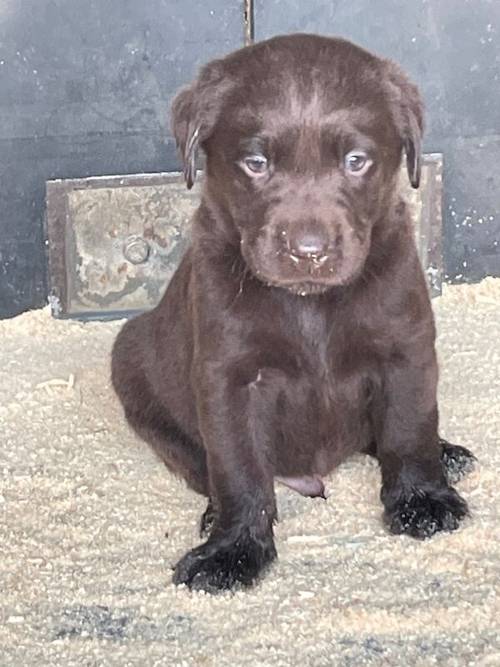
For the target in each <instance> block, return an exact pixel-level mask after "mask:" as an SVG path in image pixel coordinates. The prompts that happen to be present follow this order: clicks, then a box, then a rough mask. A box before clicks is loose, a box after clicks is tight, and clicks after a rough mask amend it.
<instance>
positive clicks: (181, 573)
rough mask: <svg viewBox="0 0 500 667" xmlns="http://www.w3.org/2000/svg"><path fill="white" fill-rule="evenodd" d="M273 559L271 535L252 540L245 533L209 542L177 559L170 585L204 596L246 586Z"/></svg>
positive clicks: (252, 581) (274, 551) (274, 552)
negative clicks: (182, 587)
mask: <svg viewBox="0 0 500 667" xmlns="http://www.w3.org/2000/svg"><path fill="white" fill-rule="evenodd" d="M275 558H276V549H275V547H274V541H273V538H272V535H268V536H265V537H264V538H261V539H256V538H252V537H250V535H249V532H248V530H246V531H244V532H242V533H240V534H239V535H238V537H237V538H235V539H228V538H227V537H224V536H223V537H217V538H215V539H212V538H209V539H208V541H207V542H205V544H202V545H200V546H199V547H196V548H195V549H192V550H191V551H188V553H187V554H186V555H185V556H184V557H183V558H181V560H180V561H179V562H178V563H177V565H176V566H175V570H174V576H173V582H174V584H177V585H178V584H186V585H187V586H188V587H189V588H190V589H191V590H201V591H206V592H207V593H219V592H221V591H227V590H232V589H235V588H238V587H241V586H250V585H251V584H253V583H254V582H255V581H256V579H257V578H258V577H259V575H260V574H261V573H262V572H263V571H264V570H265V568H266V567H267V566H269V565H270V564H271V562H272V561H273V560H274V559H275Z"/></svg>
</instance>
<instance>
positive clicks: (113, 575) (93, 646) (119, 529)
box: [0, 279, 500, 667]
mask: <svg viewBox="0 0 500 667" xmlns="http://www.w3.org/2000/svg"><path fill="white" fill-rule="evenodd" d="M434 304H435V309H436V314H437V317H438V326H439V333H440V335H439V354H440V360H441V366H442V374H441V385H440V387H441V388H440V391H441V416H442V433H443V434H444V435H445V436H446V437H447V438H449V439H450V440H452V441H454V442H457V443H460V444H463V445H465V446H467V447H470V448H471V449H473V450H474V452H475V453H476V454H477V456H478V457H479V460H480V464H479V466H478V467H477V469H476V471H475V472H473V473H472V474H471V475H470V476H469V477H468V478H467V479H465V480H464V481H462V482H461V483H460V484H459V490H460V492H461V493H462V494H463V495H464V496H465V497H466V498H467V500H468V501H469V503H470V507H471V510H472V518H471V519H469V520H467V521H466V523H465V524H464V525H463V527H462V528H461V529H460V530H459V531H458V532H456V533H454V534H443V535H439V536H437V537H435V538H434V539H432V540H430V541H428V542H423V543H422V542H416V541H413V540H411V539H409V538H405V537H393V536H389V535H388V534H387V533H386V532H385V530H384V528H383V526H382V523H381V505H380V503H379V500H378V494H379V472H378V469H377V465H376V464H375V463H374V462H373V461H371V460H370V459H368V458H365V457H358V458H356V459H353V460H351V461H349V462H347V463H346V464H345V465H343V466H342V467H341V468H340V469H339V470H337V471H336V472H335V473H334V474H333V475H332V476H331V477H330V478H329V480H328V488H329V492H330V497H329V499H328V501H327V502H324V501H321V500H320V499H315V500H312V499H306V498H302V497H300V496H299V495H297V494H294V493H293V492H291V491H289V490H287V489H285V488H279V489H278V504H279V513H280V519H281V520H280V523H279V524H278V526H277V529H276V537H277V545H278V551H279V561H278V562H277V564H276V566H275V567H274V568H273V571H272V573H271V574H270V575H269V576H268V577H267V578H266V579H265V580H264V581H263V582H262V583H261V584H260V585H259V586H258V587H257V588H256V589H254V590H252V591H250V592H247V593H237V594H235V595H233V596H231V595H224V596H222V597H219V598H212V597H210V596H207V595H205V594H200V593H193V594H191V593H189V592H188V591H187V590H185V589H182V588H181V589H176V588H175V587H174V586H173V585H172V584H171V583H170V576H171V570H170V566H171V565H172V564H173V563H174V562H175V561H176V560H177V559H178V558H179V557H180V556H181V555H182V554H183V553H184V552H185V551H186V550H187V549H188V548H190V547H191V546H193V545H195V544H196V543H197V542H198V537H197V534H196V527H197V523H198V518H199V516H200V513H201V512H202V510H203V509H204V502H203V499H201V498H198V497H197V496H196V495H194V494H193V493H191V492H190V491H188V490H187V489H186V488H185V487H184V486H183V484H182V483H181V482H179V481H177V480H176V479H174V478H173V477H171V476H169V475H168V474H167V472H166V470H165V469H164V467H163V465H162V464H161V463H160V462H159V461H157V460H156V459H155V457H154V455H153V454H152V453H151V452H150V451H149V449H148V448H147V447H146V446H145V445H144V444H142V443H141V442H139V441H138V440H137V439H136V438H135V437H134V436H133V435H132V434H131V433H130V432H129V431H128V429H127V427H126V425H125V423H124V420H123V419H122V416H121V411H120V409H119V406H118V404H117V401H116V400H115V398H114V396H113V393H112V390H111V386H110V382H109V372H108V363H109V352H110V347H111V344H112V341H113V338H114V336H115V334H116V333H117V331H118V329H119V326H120V323H111V324H102V323H91V324H81V323H77V322H63V321H56V320H53V319H51V318H50V316H49V314H48V313H47V311H46V310H44V311H37V312H31V313H27V314H24V315H21V316H20V317H17V318H15V319H13V320H8V321H3V322H0V437H1V444H0V471H1V489H0V494H1V495H0V501H1V502H0V511H1V514H2V521H1V526H0V590H1V591H2V593H1V597H0V608H1V611H0V621H1V623H0V665H1V667H7V666H10V665H13V666H16V667H17V666H23V667H24V666H27V665H29V666H32V665H47V666H49V665H54V666H55V665H57V666H63V667H66V666H68V667H69V666H71V665H120V666H126V665H144V666H147V665H207V666H212V665H213V666H215V665H259V666H260V665H262V666H266V665H273V666H274V665H276V666H277V665H301V666H302V665H314V666H315V667H321V666H322V665H325V666H327V665H352V666H354V667H358V666H362V665H395V666H398V667H401V666H406V665H422V666H425V667H427V666H428V665H433V664H439V665H440V666H441V667H444V666H448V665H458V666H460V665H477V666H479V665H481V666H485V665H495V666H500V600H499V595H500V581H499V577H500V524H499V509H500V482H499V470H500V447H499V432H500V429H499V426H500V372H499V371H500V352H499V337H500V336H499V334H500V280H493V279H487V280H485V281H483V282H482V283H481V284H479V285H476V286H456V287H447V288H446V289H445V294H444V296H443V297H442V298H440V299H437V300H435V301H434Z"/></svg>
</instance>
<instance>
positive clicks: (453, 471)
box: [363, 438, 477, 484]
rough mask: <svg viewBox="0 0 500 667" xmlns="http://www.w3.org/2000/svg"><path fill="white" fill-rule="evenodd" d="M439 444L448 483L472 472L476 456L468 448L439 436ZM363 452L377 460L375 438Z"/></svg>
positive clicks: (454, 481) (454, 482)
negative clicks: (453, 443)
mask: <svg viewBox="0 0 500 667" xmlns="http://www.w3.org/2000/svg"><path fill="white" fill-rule="evenodd" d="M439 445H440V447H441V463H442V465H443V470H444V474H445V476H446V479H447V481H448V484H456V483H457V482H459V481H460V480H461V479H462V478H463V477H465V476H466V475H468V474H469V473H470V472H472V470H473V469H474V465H475V462H476V461H477V458H476V457H475V456H474V454H473V453H472V452H471V451H470V450H469V449H467V448H466V447H462V446H460V445H452V444H451V442H448V441H447V440H445V439H444V438H439ZM363 453H364V454H368V455H369V456H372V457H373V458H375V459H377V460H378V456H377V443H376V442H375V440H372V441H370V443H369V445H368V446H367V447H366V449H364V451H363Z"/></svg>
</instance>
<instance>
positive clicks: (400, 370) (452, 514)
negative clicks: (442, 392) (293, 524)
mask: <svg viewBox="0 0 500 667" xmlns="http://www.w3.org/2000/svg"><path fill="white" fill-rule="evenodd" d="M422 357H423V354H422V353H421V354H418V355H408V356H406V359H405V360H404V361H400V362H397V363H392V364H391V365H390V367H389V368H388V369H387V370H386V374H385V378H384V391H383V398H382V402H381V405H380V414H379V419H380V421H379V425H380V430H379V433H378V435H377V436H376V437H377V441H378V442H377V456H378V458H379V461H380V465H381V469H382V482H383V485H382V494H381V497H382V501H383V503H384V506H385V515H384V518H385V521H386V523H387V524H388V526H389V529H390V530H391V532H393V533H406V534H408V535H411V536H412V537H417V538H421V539H422V538H426V537H431V536H432V535H433V534H434V533H436V532H438V531H440V530H455V529H456V528H457V527H458V524H459V522H460V520H461V519H462V518H463V517H464V516H465V515H466V514H467V505H466V503H465V501H464V500H463V499H462V498H461V497H460V496H459V495H458V493H457V492H456V491H455V490H454V489H453V488H452V487H451V486H449V485H448V483H447V480H446V477H445V473H444V470H443V466H442V461H441V453H442V452H441V449H442V447H441V443H440V441H439V438H438V411H437V403H436V382H437V369H436V363H435V359H434V356H433V355H432V356H431V357H430V358H429V359H428V360H427V363H424V361H423V358H422ZM409 359H416V360H417V361H416V362H415V361H414V362H411V361H410V360H409Z"/></svg>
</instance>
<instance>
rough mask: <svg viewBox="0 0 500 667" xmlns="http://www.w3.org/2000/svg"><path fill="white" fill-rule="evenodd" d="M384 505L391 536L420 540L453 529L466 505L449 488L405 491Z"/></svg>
mask: <svg viewBox="0 0 500 667" xmlns="http://www.w3.org/2000/svg"><path fill="white" fill-rule="evenodd" d="M385 504H386V510H385V514H384V519H385V522H386V523H387V525H388V527H389V530H390V531H391V533H395V534H396V535H401V534H405V535H410V536H411V537H416V538H417V539H421V540H422V539H425V538H428V537H432V536H433V535H434V534H435V533H437V532H439V531H441V530H444V531H452V530H456V529H457V528H458V526H459V523H460V521H461V519H463V518H464V517H465V516H466V515H467V513H468V509H467V503H466V502H465V500H463V498H461V497H460V496H459V495H458V493H457V492H456V491H455V489H452V488H451V487H445V488H441V489H436V490H424V489H419V488H413V489H410V490H405V491H402V492H401V493H400V494H399V495H397V496H396V497H394V495H393V496H392V500H389V499H387V500H386V501H385Z"/></svg>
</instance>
